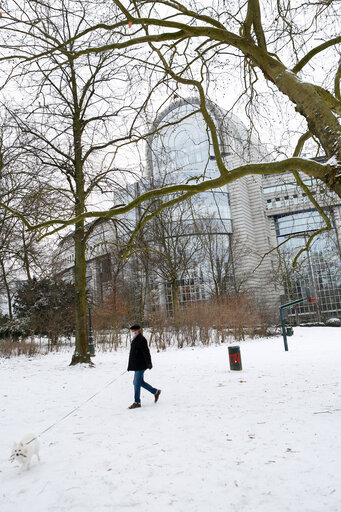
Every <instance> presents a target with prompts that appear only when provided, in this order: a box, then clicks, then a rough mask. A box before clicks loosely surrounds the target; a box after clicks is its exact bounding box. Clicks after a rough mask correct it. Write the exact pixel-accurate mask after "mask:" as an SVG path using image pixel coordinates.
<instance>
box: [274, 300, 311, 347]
mask: <svg viewBox="0 0 341 512" xmlns="http://www.w3.org/2000/svg"><path fill="white" fill-rule="evenodd" d="M305 300H307V298H305V299H297V300H293V301H292V302H288V303H287V304H283V306H280V307H279V314H280V317H281V324H282V334H283V340H284V348H285V350H286V352H287V351H288V350H289V349H288V340H287V331H286V327H285V320H284V312H283V310H284V309H286V308H289V307H290V306H294V305H295V304H299V303H300V302H304V301H305Z"/></svg>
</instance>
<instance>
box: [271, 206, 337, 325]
mask: <svg viewBox="0 0 341 512" xmlns="http://www.w3.org/2000/svg"><path fill="white" fill-rule="evenodd" d="M274 221H275V227H276V235H277V240H278V243H279V244H282V245H280V249H279V252H280V264H281V268H282V273H283V277H284V286H285V294H286V300H288V301H291V300H296V299H297V298H301V297H304V296H305V293H306V291H305V286H308V287H310V288H311V289H314V290H315V292H316V296H317V298H318V301H316V302H314V303H309V302H303V303H301V304H300V305H298V306H296V312H295V313H294V312H293V313H292V315H295V314H296V315H297V314H299V317H300V320H308V321H309V320H320V321H325V320H327V319H328V318H331V317H337V316H341V258H340V255H341V253H340V245H339V241H338V237H337V232H336V230H335V229H332V230H331V231H325V232H322V233H320V234H319V235H317V236H316V238H314V239H313V241H312V242H311V243H310V245H309V248H308V250H305V251H304V252H303V253H302V255H301V256H300V258H299V259H298V262H297V265H296V268H295V269H293V266H292V263H293V260H294V258H295V256H296V255H297V253H298V252H299V251H300V250H301V249H304V248H306V247H307V244H308V241H309V239H310V237H311V235H312V233H314V232H316V231H317V230H319V229H320V228H322V227H323V226H324V221H323V219H322V217H321V216H320V214H319V213H318V212H317V211H316V210H314V209H308V210H304V211H300V212H295V213H290V214H284V215H278V216H275V217H274Z"/></svg>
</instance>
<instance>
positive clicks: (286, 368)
mask: <svg viewBox="0 0 341 512" xmlns="http://www.w3.org/2000/svg"><path fill="white" fill-rule="evenodd" d="M288 344H289V351H288V352H285V351H284V346H283V340H282V338H281V337H274V338H268V339H259V340H253V341H252V340H250V341H246V342H242V343H240V350H241V357H242V364H243V370H242V371H231V370H230V369H229V365H228V350H227V345H226V344H221V345H213V346H209V347H195V348H186V349H182V350H176V349H170V350H167V351H165V352H159V353H157V352H156V351H155V349H153V347H151V352H152V358H153V364H154V368H153V370H152V371H147V372H146V375H145V379H146V380H147V381H148V382H150V383H151V384H152V385H153V386H155V387H158V388H161V389H162V393H161V396H160V399H159V401H158V403H157V404H154V400H153V396H152V395H151V394H149V393H148V392H146V391H143V393H142V407H141V408H140V409H135V410H128V409H127V407H128V406H129V405H130V404H131V403H132V401H133V386H132V378H133V373H132V372H130V373H124V374H123V375H121V374H122V372H124V371H125V369H126V365H127V356H128V353H127V350H126V349H122V350H119V351H118V352H107V353H97V355H96V358H95V362H96V367H95V368H88V367H86V366H76V367H70V366H68V363H69V362H70V359H71V353H70V352H67V351H66V352H59V353H52V354H49V355H46V356H38V357H34V358H31V359H29V358H26V357H24V356H21V357H19V358H12V359H1V360H0V386H1V387H0V389H1V393H0V397H1V419H0V429H1V430H0V434H1V435H0V443H1V445H0V482H1V483H0V509H1V512H22V511H31V510H32V511H33V510H34V512H40V511H41V512H47V511H51V512H62V511H65V512H66V511H68V512H93V510H97V511H107V510H108V511H115V512H121V511H134V512H145V511H146V512H147V511H148V512H163V511H167V510H169V511H176V512H182V511H184V512H185V511H186V512H207V511H211V510H212V511H214V512H219V511H224V512H230V511H231V512H237V511H238V512H251V511H252V512H254V511H256V512H258V511H259V512H273V511H274V510H275V511H276V512H296V511H300V512H301V511H302V512H321V511H324V512H336V511H341V487H340V483H341V482H340V479H341V471H340V469H341V468H340V465H341V463H340V461H341V436H340V425H341V422H340V420H341V404H340V398H341V390H340V382H341V373H340V368H341V329H340V328H337V327H314V328H307V327H306V328H296V329H295V332H294V336H291V337H290V338H288ZM234 345H235V344H234ZM112 381H113V382H112ZM110 382H112V383H111V384H110V385H108V384H109V383H110ZM94 394H95V396H94V397H93V398H92V399H91V400H88V399H89V397H91V396H92V395H94ZM74 409H76V410H75V412H74V413H73V414H70V415H69V416H68V417H66V418H65V419H63V420H62V421H60V420H61V418H63V417H64V416H66V415H67V414H68V413H69V412H70V411H72V410H74ZM51 425H54V426H53V427H51V428H50V429H49V430H48V431H46V432H45V433H44V434H42V435H41V437H40V444H41V448H40V457H41V462H38V461H37V459H36V458H35V457H33V459H32V465H31V469H30V470H29V471H24V472H23V473H22V474H18V467H17V466H16V465H15V464H11V463H10V462H9V460H8V459H9V456H10V452H11V448H12V444H13V442H14V441H18V440H20V438H21V437H24V435H25V434H27V433H29V432H31V431H33V432H34V433H35V434H36V435H39V434H40V433H41V432H43V431H44V430H45V429H46V428H49V427H50V426H51Z"/></svg>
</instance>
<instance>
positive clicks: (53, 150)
mask: <svg viewBox="0 0 341 512" xmlns="http://www.w3.org/2000/svg"><path fill="white" fill-rule="evenodd" d="M13 5H14V4H12V6H13ZM90 6H93V4H91V2H86V3H83V2H73V1H72V0H65V1H64V0H60V1H59V2H55V3H54V4H53V5H52V4H50V3H49V2H29V3H27V5H26V4H25V5H24V6H19V5H16V7H15V9H14V10H13V11H11V13H10V14H9V15H10V16H11V27H10V28H9V27H8V30H9V34H10V36H9V37H13V38H14V39H15V40H19V39H20V36H18V35H17V34H14V35H13V32H12V31H13V30H14V27H16V30H18V31H19V33H20V30H19V27H20V26H21V27H23V30H22V31H21V36H22V37H21V39H20V42H21V45H23V44H24V43H25V42H26V44H27V43H28V39H29V40H30V42H31V43H32V45H27V46H26V50H25V51H26V57H27V59H26V61H25V63H24V65H23V66H22V67H21V68H20V69H18V70H16V71H15V73H13V77H12V80H13V83H15V84H16V86H17V88H18V89H19V90H20V91H21V93H22V104H21V105H14V106H13V107H12V108H11V109H10V108H8V111H9V113H10V115H11V116H12V119H14V120H15V122H16V123H17V126H18V129H19V130H20V131H21V133H23V134H24V135H25V150H26V154H25V156H26V161H25V162H24V168H23V169H21V170H20V172H21V173H22V174H26V176H29V177H30V180H31V188H32V189H33V190H34V199H35V201H37V200H38V198H39V199H41V198H44V200H45V202H50V205H51V210H50V211H49V212H44V214H43V215H40V219H39V220H37V219H35V220H32V216H31V217H30V216H28V215H27V212H26V211H25V209H24V208H23V207H22V204H18V202H17V203H16V208H13V207H10V206H9V203H8V202H7V203H5V202H3V205H4V206H5V208H6V209H7V211H8V212H10V213H12V214H15V215H17V216H18V217H19V218H20V219H21V220H22V221H23V222H24V224H25V226H26V227H27V228H28V229H29V230H30V228H31V226H32V225H35V226H36V228H35V229H34V230H33V231H37V229H38V232H39V235H40V237H42V236H44V235H45V234H46V227H48V226H49V225H50V222H49V219H51V217H54V218H55V219H59V220H57V223H56V225H57V229H56V231H58V230H59V229H58V228H60V227H65V226H67V225H72V224H74V226H75V229H74V234H73V240H74V251H75V258H74V261H75V264H74V279H75V294H76V296H75V310H76V346H75V353H74V356H73V359H72V362H71V364H76V363H78V362H90V355H89V349H88V335H87V307H86V259H85V250H86V244H87V241H88V239H89V237H90V236H91V233H92V232H93V230H94V229H95V228H96V226H97V223H96V222H94V223H92V224H91V225H89V226H85V218H84V213H85V212H86V211H87V209H88V205H89V204H94V202H95V204H96V203H97V202H98V201H101V200H102V198H103V196H104V195H103V193H104V192H105V191H107V190H108V189H109V191H110V190H111V191H112V190H113V187H114V186H115V182H116V180H119V179H120V176H119V175H118V172H117V171H116V169H115V167H114V165H113V160H114V157H115V140H116V138H117V135H116V132H117V124H116V125H115V124H114V123H113V122H112V121H113V120H115V118H117V116H118V109H119V108H122V109H123V108H124V105H123V104H122V102H121V91H120V84H121V82H123V83H124V82H125V81H126V74H125V68H124V63H123V62H121V61H120V60H119V56H117V55H116V54H115V53H114V52H104V53H101V54H100V55H99V56H98V57H95V58H93V56H91V58H90V57H87V56H85V57H84V58H82V59H80V60H75V58H74V55H75V52H77V51H78V50H79V49H80V46H79V45H78V43H77V34H78V33H79V32H80V31H81V30H83V29H84V28H85V27H87V25H88V24H87V14H88V12H87V8H90ZM16 38H18V39H16ZM66 41H69V42H67V43H66ZM50 44H53V45H57V46H62V47H63V50H62V52H58V53H49V52H47V53H48V54H47V55H46V56H45V57H44V58H43V59H41V60H38V61H35V60H33V61H32V60H31V58H30V57H29V55H31V57H32V55H33V53H32V52H33V51H34V49H35V48H37V47H39V48H40V49H41V50H43V49H48V48H49V45H50ZM64 45H65V46H64ZM128 100H129V97H128ZM118 105H120V107H118ZM121 121H122V119H121ZM118 138H119V136H118ZM108 148H110V151H111V154H110V152H109V149H108ZM32 162H34V163H36V164H37V166H36V167H35V170H36V169H37V168H38V169H39V172H32V168H31V165H32ZM104 162H105V163H104ZM112 198H113V196H112V193H111V200H112ZM109 199H110V197H109ZM107 204H108V201H107ZM61 206H62V208H63V209H64V211H63V213H61V211H60V210H61ZM111 206H112V203H111ZM52 212H53V213H52ZM45 219H47V220H45ZM70 219H72V220H71V221H70ZM74 220H75V221H74ZM54 224H55V223H54V221H53V222H52V225H54ZM37 226H38V228H37Z"/></svg>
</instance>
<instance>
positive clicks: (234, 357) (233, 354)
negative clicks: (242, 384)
mask: <svg viewBox="0 0 341 512" xmlns="http://www.w3.org/2000/svg"><path fill="white" fill-rule="evenodd" d="M228 349H229V361H230V369H231V370H242V369H243V368H242V359H241V355H240V347H237V346H235V347H228Z"/></svg>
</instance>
